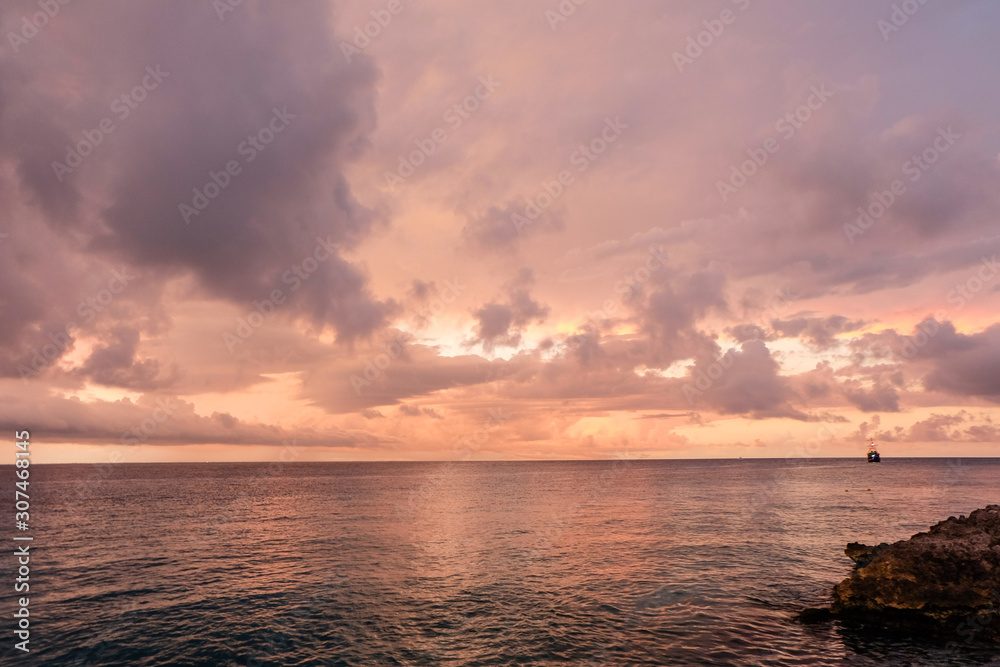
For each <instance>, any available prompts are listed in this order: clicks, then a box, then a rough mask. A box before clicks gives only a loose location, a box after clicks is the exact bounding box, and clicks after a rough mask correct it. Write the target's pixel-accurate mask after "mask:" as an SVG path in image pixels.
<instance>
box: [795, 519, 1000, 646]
mask: <svg viewBox="0 0 1000 667" xmlns="http://www.w3.org/2000/svg"><path fill="white" fill-rule="evenodd" d="M844 553H846V554H847V556H848V557H849V558H851V560H853V561H854V563H855V570H854V572H852V573H851V576H849V577H848V578H846V579H844V580H843V581H842V582H840V583H839V584H837V585H836V586H835V587H834V589H833V600H832V603H831V605H830V606H829V607H827V608H822V609H806V610H804V611H803V612H801V614H800V615H799V619H800V620H801V621H803V622H817V621H822V620H832V619H839V620H842V621H844V622H845V623H850V624H861V625H864V626H865V627H872V626H875V627H880V628H884V629H886V630H890V631H896V632H931V633H933V634H935V635H944V636H947V637H953V638H961V639H963V640H965V641H991V642H1000V505H989V506H987V507H985V508H983V509H978V510H976V511H974V512H972V513H971V514H970V515H969V516H968V517H965V516H961V517H958V518H956V517H949V518H948V519H946V520H945V521H941V522H940V523H938V524H936V525H934V526H932V527H931V528H930V530H928V531H927V532H925V533H917V534H916V535H914V536H913V537H911V538H910V539H908V540H900V541H899V542H895V543H894V544H885V543H883V544H879V545H877V546H867V545H864V544H859V543H857V542H852V543H850V544H848V545H847V548H846V549H845V550H844Z"/></svg>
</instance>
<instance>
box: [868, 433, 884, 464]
mask: <svg viewBox="0 0 1000 667" xmlns="http://www.w3.org/2000/svg"><path fill="white" fill-rule="evenodd" d="M881 462H882V457H881V456H879V453H878V450H877V449H875V438H871V439H870V440H869V441H868V463H881Z"/></svg>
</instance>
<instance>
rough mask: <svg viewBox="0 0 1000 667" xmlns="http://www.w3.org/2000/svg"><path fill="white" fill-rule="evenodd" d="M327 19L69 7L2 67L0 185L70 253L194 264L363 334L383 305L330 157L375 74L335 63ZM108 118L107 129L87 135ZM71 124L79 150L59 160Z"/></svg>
mask: <svg viewBox="0 0 1000 667" xmlns="http://www.w3.org/2000/svg"><path fill="white" fill-rule="evenodd" d="M8 18H9V16H8ZM333 23H334V16H333V13H332V9H331V5H330V4H329V3H325V2H303V3H296V4H294V5H287V6H282V7H277V6H275V5H270V4H268V3H263V2H253V1H252V0H247V1H246V2H244V3H242V4H241V5H240V7H239V8H238V10H237V11H235V12H233V13H232V14H231V15H227V16H226V17H225V20H224V21H220V20H219V18H218V16H217V15H216V13H215V11H214V10H213V9H212V6H211V4H210V3H198V4H173V3H156V4H136V3H129V2H108V3H102V4H100V5H80V6H74V7H72V8H71V9H70V8H67V9H66V10H65V11H64V12H63V13H62V14H61V15H60V16H59V38H58V39H50V37H52V35H49V34H46V35H42V36H39V37H38V38H37V39H36V41H35V42H33V43H31V44H30V45H29V46H30V49H29V48H28V47H25V48H24V49H23V52H22V53H19V54H17V55H12V54H9V53H7V54H5V56H4V57H3V60H2V65H0V67H2V70H0V71H2V73H3V77H2V84H0V85H2V89H0V105H2V107H0V137H2V139H3V141H2V143H0V145H2V146H3V148H2V149H0V150H2V152H3V154H4V157H5V158H6V159H9V160H10V161H11V163H12V164H13V165H14V167H15V173H16V175H17V176H16V177H17V183H16V184H14V183H10V182H8V183H7V184H6V185H7V187H6V188H5V189H6V190H8V191H9V190H10V189H11V188H14V189H20V191H22V192H23V193H25V198H26V201H27V202H28V205H30V206H32V207H34V208H35V210H37V211H38V213H39V214H40V215H41V216H42V217H43V218H44V219H45V221H46V222H47V223H48V224H49V225H51V226H53V228H58V229H62V230H65V232H66V233H67V234H70V235H71V236H72V238H73V239H74V240H75V241H76V244H75V245H76V247H77V248H79V249H81V250H85V251H87V252H90V253H97V254H99V255H100V256H102V257H107V258H117V259H120V260H124V261H126V262H129V263H131V264H135V265H141V266H144V267H150V268H151V269H152V270H153V272H154V273H157V274H158V275H161V276H169V275H172V274H176V273H179V272H190V273H192V274H193V275H195V276H196V277H197V279H198V282H199V285H200V287H201V288H202V289H203V290H204V291H205V292H206V293H207V294H209V295H211V296H215V297H221V298H224V299H229V300H232V301H235V302H239V303H249V302H250V301H252V300H254V299H261V298H264V297H266V296H267V295H268V294H269V293H270V292H271V290H272V289H274V288H276V287H280V288H282V289H284V290H285V291H286V293H290V292H292V291H294V292H295V294H294V295H292V294H289V296H290V298H289V303H288V305H286V306H285V307H284V309H283V312H284V313H287V314H289V315H301V316H304V317H306V318H308V319H309V320H311V322H312V323H313V324H316V325H318V326H322V325H332V326H333V327H334V328H335V330H336V333H337V336H338V338H339V339H342V340H351V339H354V338H356V337H358V336H365V335H367V334H369V333H371V332H372V331H374V330H375V329H377V328H379V327H381V326H383V325H384V324H385V323H386V320H387V317H388V316H389V315H390V314H391V313H392V312H394V310H395V304H394V303H393V302H392V301H379V300H377V299H376V298H375V297H373V296H372V295H371V293H370V292H369V290H368V287H367V282H368V278H367V275H366V272H365V270H364V269H363V268H362V267H359V266H356V265H353V264H351V263H350V262H349V261H347V260H345V259H344V258H343V256H342V251H343V250H344V249H349V248H351V247H353V246H354V245H356V244H357V243H358V241H360V240H361V239H363V238H364V237H365V236H366V235H367V234H368V232H369V230H370V229H371V225H372V223H373V220H374V216H373V214H372V213H371V212H370V211H368V210H367V209H365V208H364V207H363V206H361V205H359V204H358V203H357V202H356V201H355V200H354V199H353V197H352V196H351V192H350V188H349V186H348V185H347V182H346V180H345V179H344V176H343V174H342V168H343V166H344V164H345V163H346V161H348V160H350V159H352V158H353V157H355V156H357V155H358V154H359V151H360V149H361V148H362V147H363V146H364V145H365V142H366V133H367V132H369V131H371V129H372V128H373V127H374V112H373V104H374V95H375V93H374V84H375V80H376V76H377V74H376V70H375V68H374V66H373V65H372V63H371V61H370V60H369V59H367V58H364V57H357V58H353V59H352V62H351V63H350V64H348V63H347V62H346V61H345V59H344V58H343V57H342V55H341V53H340V51H339V47H338V42H337V40H336V38H335V36H334V34H333V31H332V26H333ZM110 25H114V26H115V29H113V30H109V29H108V26H110ZM54 29H55V28H54V27H53V28H52V30H54ZM98 36H99V37H98ZM98 43H99V47H98V46H97V45H98ZM122 95H129V96H130V100H131V101H130V102H128V104H125V103H123V102H122ZM140 96H141V98H142V99H140ZM136 100H138V101H136ZM104 118H108V119H110V122H111V124H112V125H113V127H114V129H113V131H112V132H111V133H107V134H103V137H102V138H101V140H100V141H99V142H97V141H96V137H98V136H101V132H97V133H96V134H95V131H96V130H97V129H98V128H99V127H100V123H101V121H102V119H104ZM84 132H89V133H90V135H89V136H90V137H92V138H95V139H93V141H94V142H95V143H98V145H97V146H95V147H94V148H93V150H92V154H90V155H89V156H87V157H84V158H83V160H82V162H81V163H80V164H79V165H78V166H75V167H73V168H72V170H71V171H70V172H69V173H66V172H60V173H55V171H54V169H53V166H52V163H53V162H55V161H58V162H61V163H66V164H70V159H71V158H68V157H67V149H66V146H67V145H70V144H72V145H74V146H76V145H78V144H79V143H80V142H81V141H84V140H85V136H87V135H85V134H84ZM82 150H83V149H81V152H82ZM227 165H228V166H229V167H230V169H229V170H228V171H227ZM60 179H61V180H60ZM196 191H197V192H196ZM210 195H214V196H210ZM182 205H183V206H187V207H190V208H189V209H183V208H182ZM199 209H202V210H199ZM185 211H187V212H186V213H185ZM185 218H187V220H185ZM15 288H16V286H15ZM6 289H10V288H5V290H6ZM25 291H26V292H27V291H30V290H29V289H25ZM32 303H34V304H37V305H36V306H35V307H36V308H44V307H45V306H44V304H45V299H44V297H38V296H35V297H34V298H33V299H32Z"/></svg>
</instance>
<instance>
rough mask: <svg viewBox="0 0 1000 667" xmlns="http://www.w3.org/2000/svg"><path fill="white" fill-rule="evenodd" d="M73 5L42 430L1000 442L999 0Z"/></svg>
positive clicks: (8, 219) (44, 273)
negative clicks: (873, 438)
mask: <svg viewBox="0 0 1000 667" xmlns="http://www.w3.org/2000/svg"><path fill="white" fill-rule="evenodd" d="M43 5H45V3H44V2H42V3H38V2H32V1H22V0H18V1H16V2H6V3H4V5H3V7H2V9H0V19H2V25H3V43H2V51H0V205H2V210H3V217H2V219H0V422H2V423H3V425H4V428H5V429H7V430H8V432H10V431H13V430H15V429H16V430H22V429H26V430H30V431H31V434H32V441H33V443H34V444H35V448H34V454H33V456H34V459H33V460H34V461H36V462H76V461H80V462H87V461H93V462H101V461H109V460H123V461H206V460H212V461H215V460H219V461H231V460H232V461H237V460H269V459H275V458H280V459H281V460H397V459H403V460H427V459H431V460H443V459H462V460H476V459H561V458H615V457H654V458H655V457H659V458H717V457H738V456H743V457H781V458H784V457H796V456H863V455H864V451H865V448H866V442H867V438H868V437H869V436H874V437H875V438H877V439H878V440H879V442H880V449H881V451H882V453H883V455H884V456H886V457H887V458H888V457H902V456H996V455H1000V447H998V443H1000V411H998V410H997V406H998V404H1000V265H998V264H997V263H996V259H997V254H998V251H1000V113H998V109H1000V88H998V87H997V85H996V79H997V77H996V72H997V63H998V62H1000V44H998V42H997V40H996V35H997V29H998V27H1000V4H997V3H996V2H991V1H989V0H981V1H973V0H967V1H960V0H956V1H954V2H948V3H945V2H943V1H941V0H927V1H926V2H918V1H917V0H906V1H903V0H896V1H895V2H891V1H889V0H876V1H872V0H845V1H842V2H837V3H830V2H818V1H812V2H808V1H807V2H790V1H786V2H778V1H777V0H771V1H768V0H712V1H708V2H705V1H700V0H698V1H695V0H689V1H681V0H621V1H618V2H606V1H605V2H602V1H600V0H562V2H561V3H560V2H559V1H558V0H508V1H507V2H502V3H500V2H483V1H481V0H474V1H472V2H470V1H468V0H466V1H464V2H459V1H458V0H416V1H414V0H364V1H361V2H352V3H347V2H295V3H280V4H278V3H264V2H256V1H254V0H243V2H242V3H240V4H236V3H235V2H233V3H230V2H229V0H215V1H214V2H212V1H210V0H204V1H203V2H197V3H172V2H153V3H133V2H101V3H83V2H79V3H69V4H67V5H59V4H58V3H55V2H53V3H52V5H53V7H55V10H51V9H50V11H54V14H53V15H52V16H51V17H49V16H48V15H47V14H45V13H44V11H42V10H40V9H39V7H42V9H43V10H44V7H43ZM42 19H44V21H43V20H42ZM366 31H367V34H366Z"/></svg>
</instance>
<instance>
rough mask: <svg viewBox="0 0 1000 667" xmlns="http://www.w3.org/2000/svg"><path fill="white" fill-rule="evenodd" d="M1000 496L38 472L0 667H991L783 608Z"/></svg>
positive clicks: (520, 479) (472, 471)
mask: <svg viewBox="0 0 1000 667" xmlns="http://www.w3.org/2000/svg"><path fill="white" fill-rule="evenodd" d="M6 468H9V469H7V470H5V472H4V479H9V480H11V481H10V483H9V484H7V485H4V486H5V491H4V493H5V494H6V496H9V500H10V501H11V504H10V505H8V506H9V507H10V506H12V505H13V490H12V488H13V480H14V474H13V469H12V467H11V466H7V467H6ZM8 487H9V488H8ZM997 502H1000V459H886V460H884V462H883V463H881V464H868V463H866V462H865V460H864V458H863V457H862V458H859V459H857V460H855V459H851V460H844V459H794V460H783V459H782V460H760V459H754V460H750V459H747V460H703V461H692V460H685V461H672V460H671V461H665V460H656V461H650V460H628V459H623V460H619V461H578V462H459V463H301V462H299V463H274V464H110V463H109V464H104V465H48V466H41V465H33V466H32V467H31V519H32V535H33V537H34V540H33V542H32V545H31V554H32V556H31V566H32V567H31V580H30V594H29V595H30V609H31V612H30V613H31V621H32V623H31V639H30V647H31V652H30V654H22V653H21V652H19V651H14V649H13V644H14V642H15V641H16V640H15V639H14V638H13V628H14V623H13V622H12V616H11V613H8V612H10V611H11V610H13V609H14V608H15V607H14V605H15V604H16V602H15V601H14V600H15V598H16V597H17V596H16V595H15V594H13V592H12V587H11V586H4V591H5V593H4V596H3V605H4V606H3V608H4V609H5V610H8V611H7V612H4V618H6V619H7V621H6V623H5V625H6V626H7V627H8V632H6V633H5V635H6V636H7V637H8V640H7V641H8V643H9V645H8V646H6V647H4V648H3V650H2V651H0V656H2V658H0V662H2V663H3V664H10V665H14V664H17V665H130V666H141V665H213V666H215V665H220V666H227V665H248V666H264V665H296V666H304V665H338V666H345V667H346V666H349V665H350V666H353V665H366V666H367V665H481V666H486V665H584V666H589V665H595V666H596V665H970V664H994V665H1000V650H997V649H990V648H988V647H983V646H979V645H977V644H976V643H975V641H974V638H973V641H971V642H962V643H960V644H958V645H944V644H942V643H939V642H934V641H932V640H928V639H923V638H901V637H893V636H887V635H885V634H884V633H881V632H880V631H879V630H878V629H877V628H863V629H857V628H854V629H852V628H848V627H841V626H840V625H839V624H838V623H826V624H819V625H801V624H798V623H796V622H795V621H794V618H793V617H794V615H795V613H796V612H797V611H798V610H799V609H801V608H802V607H806V606H817V605H820V604H822V603H823V602H824V601H826V600H827V599H828V595H829V591H830V589H831V587H832V586H833V585H834V584H835V583H837V582H838V581H840V580H841V579H843V578H844V577H846V576H847V575H848V574H849V573H850V571H851V569H852V563H851V561H850V560H848V559H847V557H846V556H845V555H844V546H845V545H846V543H847V542H851V541H860V542H866V543H869V544H872V543H878V542H883V541H888V542H892V541H895V540H899V539H903V538H907V537H909V536H911V535H913V534H914V533H917V532H920V531H923V530H926V529H927V528H928V527H929V526H930V525H932V524H934V523H936V522H937V521H940V520H942V519H945V518H947V517H948V516H950V515H956V516H957V515H959V514H968V513H969V512H971V511H972V510H974V509H976V508H978V507H982V506H985V505H987V504H991V503H997ZM8 543H9V544H11V543H10V542H8ZM12 550H13V549H12ZM3 563H4V573H5V576H6V577H7V581H9V582H12V581H13V579H14V577H15V576H16V573H15V569H16V565H15V564H14V559H13V558H12V557H10V556H9V555H8V556H7V557H5V558H4V559H3Z"/></svg>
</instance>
